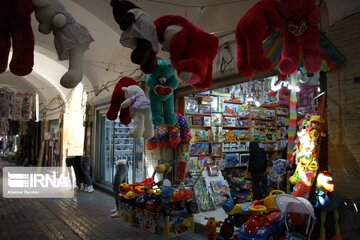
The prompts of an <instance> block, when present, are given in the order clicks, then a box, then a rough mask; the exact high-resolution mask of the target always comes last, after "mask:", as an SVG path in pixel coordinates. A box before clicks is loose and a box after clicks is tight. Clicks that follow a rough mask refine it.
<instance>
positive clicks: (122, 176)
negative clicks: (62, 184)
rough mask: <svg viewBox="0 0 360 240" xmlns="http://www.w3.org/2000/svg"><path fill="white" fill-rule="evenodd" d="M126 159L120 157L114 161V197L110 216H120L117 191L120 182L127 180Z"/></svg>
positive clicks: (118, 191)
mask: <svg viewBox="0 0 360 240" xmlns="http://www.w3.org/2000/svg"><path fill="white" fill-rule="evenodd" d="M126 163H127V160H124V159H120V160H117V161H116V162H115V166H116V171H115V176H114V180H113V191H114V197H115V204H116V205H115V208H114V209H112V210H111V212H112V213H113V214H112V215H111V217H113V218H117V217H120V213H119V193H120V184H121V183H124V182H127V171H128V167H127V165H126Z"/></svg>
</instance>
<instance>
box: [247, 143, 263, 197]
mask: <svg viewBox="0 0 360 240" xmlns="http://www.w3.org/2000/svg"><path fill="white" fill-rule="evenodd" d="M249 151H250V160H249V169H248V170H249V172H250V174H251V177H252V179H253V191H254V199H255V200H260V199H262V198H263V195H265V196H266V195H267V194H268V186H267V175H266V169H267V158H266V153H265V150H264V149H263V148H260V146H259V143H258V142H250V145H249Z"/></svg>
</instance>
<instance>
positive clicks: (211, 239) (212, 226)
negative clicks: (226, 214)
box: [205, 217, 222, 240]
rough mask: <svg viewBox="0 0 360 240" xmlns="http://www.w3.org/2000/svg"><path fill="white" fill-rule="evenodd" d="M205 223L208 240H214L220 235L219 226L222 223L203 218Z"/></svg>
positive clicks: (213, 219)
mask: <svg viewBox="0 0 360 240" xmlns="http://www.w3.org/2000/svg"><path fill="white" fill-rule="evenodd" d="M205 219H206V220H208V221H207V223H206V225H205V228H206V229H207V230H208V240H216V237H217V236H219V235H220V231H219V226H220V225H221V224H222V221H217V220H216V219H215V218H214V217H209V218H208V217H205Z"/></svg>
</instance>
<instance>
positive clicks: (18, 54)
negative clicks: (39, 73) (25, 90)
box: [0, 0, 35, 76]
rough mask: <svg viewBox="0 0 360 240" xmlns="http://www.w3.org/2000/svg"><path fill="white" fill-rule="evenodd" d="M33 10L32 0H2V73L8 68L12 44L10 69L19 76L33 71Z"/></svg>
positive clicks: (0, 31)
mask: <svg viewBox="0 0 360 240" xmlns="http://www.w3.org/2000/svg"><path fill="white" fill-rule="evenodd" d="M32 12H33V5H32V1H31V0H1V1H0V33H1V34H0V73H2V72H5V70H6V68H7V65H8V59H9V53H10V49H11V46H12V58H11V61H10V66H9V67H10V71H11V72H12V73H13V74H15V75H18V76H25V75H27V74H29V73H31V72H32V68H33V66H34V45H35V39H34V33H33V31H32V28H31V13H32Z"/></svg>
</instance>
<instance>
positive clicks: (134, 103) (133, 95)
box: [120, 85, 154, 139]
mask: <svg viewBox="0 0 360 240" xmlns="http://www.w3.org/2000/svg"><path fill="white" fill-rule="evenodd" d="M121 89H122V90H123V91H124V94H125V101H123V102H122V103H121V105H120V108H127V107H129V108H130V114H131V117H132V119H133V121H134V128H133V129H132V130H130V133H129V135H130V136H131V137H144V138H146V139H150V138H152V137H153V136H154V126H153V124H152V120H151V109H150V101H149V99H148V98H147V97H146V96H145V93H144V91H143V90H142V89H141V87H139V86H137V85H131V86H128V87H122V88H121Z"/></svg>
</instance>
